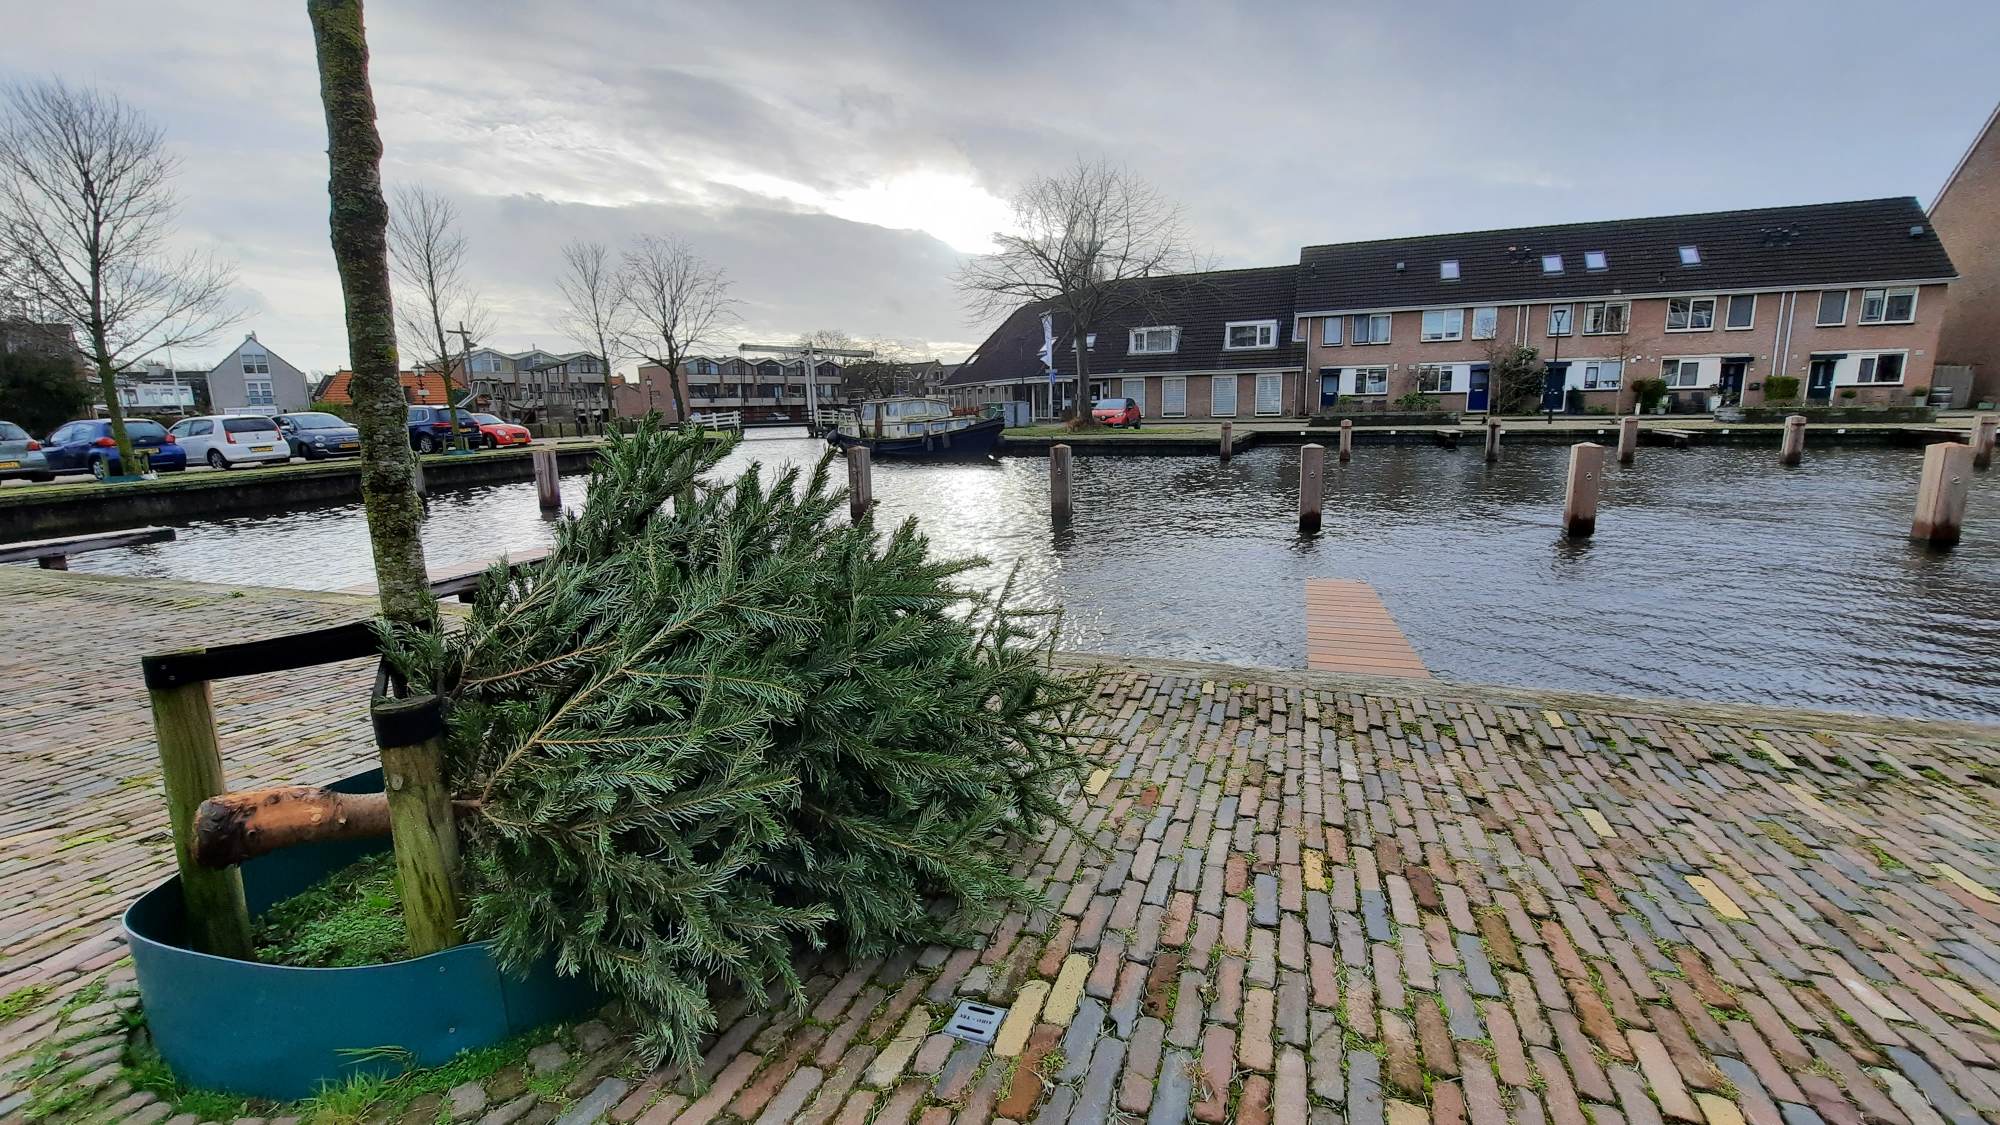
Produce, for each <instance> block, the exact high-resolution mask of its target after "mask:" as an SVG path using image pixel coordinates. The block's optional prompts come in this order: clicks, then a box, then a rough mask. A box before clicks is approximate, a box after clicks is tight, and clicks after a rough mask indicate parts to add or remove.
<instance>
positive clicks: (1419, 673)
mask: <svg viewBox="0 0 2000 1125" xmlns="http://www.w3.org/2000/svg"><path fill="white" fill-rule="evenodd" d="M1306 667H1308V668H1311V669H1313V670H1314V671H1316V672H1345V673H1348V674H1349V675H1355V676H1412V677H1416V678H1418V679H1426V680H1427V679H1430V678H1431V672H1430V669H1428V668H1426V667H1424V662H1423V659H1422V658H1421V657H1419V656H1418V655H1417V650H1416V649H1414V648H1411V647H1410V639H1409V638H1408V637H1405V636H1404V635H1403V630H1401V629H1400V628H1398V627H1397V626H1396V619H1395V618H1394V617H1391V616H1389V607H1387V606H1385V605H1383V604H1382V599H1381V597H1380V596H1379V595H1377V594H1376V593H1375V587H1373V586H1370V585H1369V584H1368V583H1366V582H1355V581H1351V580H1349V579H1343V578H1309V579H1307V580H1306Z"/></svg>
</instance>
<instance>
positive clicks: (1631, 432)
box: [1618, 418, 1639, 465]
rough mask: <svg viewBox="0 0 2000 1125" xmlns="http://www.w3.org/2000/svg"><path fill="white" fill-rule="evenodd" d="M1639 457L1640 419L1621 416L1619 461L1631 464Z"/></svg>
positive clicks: (1621, 463) (1619, 425)
mask: <svg viewBox="0 0 2000 1125" xmlns="http://www.w3.org/2000/svg"><path fill="white" fill-rule="evenodd" d="M1638 459H1639V420H1638V419H1637V418H1620V419H1619V420H1618V463H1619V464H1620V465H1630V464H1631V463H1632V462H1634V461H1637V460H1638Z"/></svg>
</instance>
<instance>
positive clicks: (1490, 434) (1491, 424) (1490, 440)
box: [1486, 414, 1501, 461]
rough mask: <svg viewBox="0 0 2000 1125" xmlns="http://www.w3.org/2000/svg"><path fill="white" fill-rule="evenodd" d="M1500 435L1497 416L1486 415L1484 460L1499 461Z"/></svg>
mask: <svg viewBox="0 0 2000 1125" xmlns="http://www.w3.org/2000/svg"><path fill="white" fill-rule="evenodd" d="M1500 433H1501V430H1500V418H1499V416H1498V415H1495V414H1488V415H1487V416H1486V459H1487V460H1488V461H1498V460H1499V459H1500Z"/></svg>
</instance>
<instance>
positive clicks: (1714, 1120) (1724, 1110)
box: [1694, 1094, 1743, 1125]
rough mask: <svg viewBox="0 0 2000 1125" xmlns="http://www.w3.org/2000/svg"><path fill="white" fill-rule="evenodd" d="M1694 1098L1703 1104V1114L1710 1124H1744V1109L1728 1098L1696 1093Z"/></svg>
mask: <svg viewBox="0 0 2000 1125" xmlns="http://www.w3.org/2000/svg"><path fill="white" fill-rule="evenodd" d="M1694 1100H1695V1102H1696V1103H1697V1104H1699V1105H1700V1106H1701V1115H1702V1116H1703V1117H1705V1118H1707V1119H1708V1125H1743V1113H1742V1111H1740V1110H1738V1109H1737V1108H1736V1105H1735V1103H1733V1102H1731V1101H1730V1100H1729V1099H1728V1098H1718V1097H1716V1096H1715V1095H1714V1094H1696V1095H1695V1096H1694Z"/></svg>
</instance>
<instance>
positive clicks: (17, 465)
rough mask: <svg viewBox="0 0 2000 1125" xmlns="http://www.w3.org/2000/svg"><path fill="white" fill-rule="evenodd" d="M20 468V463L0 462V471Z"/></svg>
mask: <svg viewBox="0 0 2000 1125" xmlns="http://www.w3.org/2000/svg"><path fill="white" fill-rule="evenodd" d="M20 467H21V463H20V462H19V461H0V469H18V468H20Z"/></svg>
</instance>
